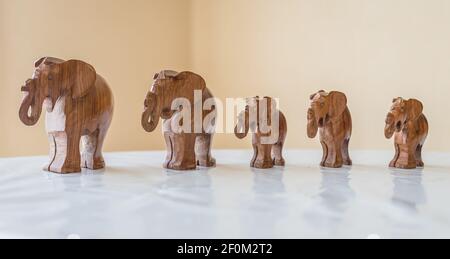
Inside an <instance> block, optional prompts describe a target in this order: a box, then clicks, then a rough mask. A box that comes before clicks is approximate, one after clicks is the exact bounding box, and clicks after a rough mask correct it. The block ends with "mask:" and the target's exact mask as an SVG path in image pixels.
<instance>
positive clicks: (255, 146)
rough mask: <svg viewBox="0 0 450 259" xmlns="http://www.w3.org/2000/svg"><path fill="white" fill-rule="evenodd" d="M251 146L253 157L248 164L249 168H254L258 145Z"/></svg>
mask: <svg viewBox="0 0 450 259" xmlns="http://www.w3.org/2000/svg"><path fill="white" fill-rule="evenodd" d="M252 146H253V157H252V160H251V162H250V166H251V167H255V162H256V159H257V158H258V145H257V144H255V143H253V144H252Z"/></svg>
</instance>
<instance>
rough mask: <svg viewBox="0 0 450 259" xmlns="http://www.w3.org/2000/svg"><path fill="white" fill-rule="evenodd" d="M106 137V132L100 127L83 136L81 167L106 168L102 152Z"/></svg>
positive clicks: (91, 168)
mask: <svg viewBox="0 0 450 259" xmlns="http://www.w3.org/2000/svg"><path fill="white" fill-rule="evenodd" d="M105 137H106V132H105V131H104V130H100V129H98V130H96V131H94V132H93V133H91V134H89V135H87V136H83V137H82V144H83V150H82V154H81V158H82V159H81V167H83V168H87V169H90V170H98V169H102V168H105V160H104V158H103V153H102V149H103V143H104V140H105Z"/></svg>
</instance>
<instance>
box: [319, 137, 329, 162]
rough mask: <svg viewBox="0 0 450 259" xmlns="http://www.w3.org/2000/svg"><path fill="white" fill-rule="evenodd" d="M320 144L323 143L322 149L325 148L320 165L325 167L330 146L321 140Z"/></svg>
mask: <svg viewBox="0 0 450 259" xmlns="http://www.w3.org/2000/svg"><path fill="white" fill-rule="evenodd" d="M320 144H321V145H322V149H323V156H322V161H321V162H320V166H323V167H325V162H326V161H327V159H328V146H327V144H326V143H325V142H323V141H320Z"/></svg>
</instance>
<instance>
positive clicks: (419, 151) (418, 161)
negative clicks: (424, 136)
mask: <svg viewBox="0 0 450 259" xmlns="http://www.w3.org/2000/svg"><path fill="white" fill-rule="evenodd" d="M422 148H423V146H422V145H418V146H417V149H416V164H417V167H424V166H425V164H424V162H423V159H422Z"/></svg>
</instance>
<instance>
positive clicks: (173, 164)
mask: <svg viewBox="0 0 450 259" xmlns="http://www.w3.org/2000/svg"><path fill="white" fill-rule="evenodd" d="M171 139H172V141H173V157H172V160H171V161H170V163H168V164H167V167H166V168H167V169H173V170H180V171H181V170H194V169H196V168H197V163H196V160H195V141H196V135H195V134H187V133H182V134H173V135H172V136H171Z"/></svg>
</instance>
